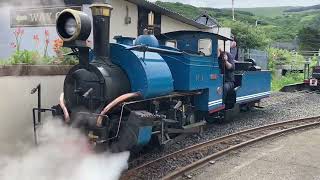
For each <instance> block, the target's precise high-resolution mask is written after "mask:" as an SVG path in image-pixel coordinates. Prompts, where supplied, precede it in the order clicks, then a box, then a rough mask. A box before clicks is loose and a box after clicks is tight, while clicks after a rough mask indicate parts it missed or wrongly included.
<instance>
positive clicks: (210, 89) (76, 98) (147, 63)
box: [34, 4, 271, 152]
mask: <svg viewBox="0 0 320 180" xmlns="http://www.w3.org/2000/svg"><path fill="white" fill-rule="evenodd" d="M91 11H92V22H91V18H90V17H89V16H88V15H87V14H85V13H83V12H80V11H75V10H72V9H66V10H64V11H62V12H61V13H60V14H59V16H58V17H57V24H56V27H57V32H58V34H59V36H60V38H61V39H62V40H63V41H64V45H63V46H64V47H69V48H71V49H72V51H73V55H76V56H77V57H78V58H79V64H78V65H75V66H74V67H72V68H71V69H70V71H69V72H68V74H67V76H66V78H65V81H64V88H63V93H62V94H61V96H60V103H59V105H56V106H53V107H52V108H51V109H49V110H50V111H52V112H53V115H54V116H60V117H61V118H62V119H63V120H64V121H65V122H66V123H67V124H69V125H70V126H74V127H77V128H79V129H81V130H82V131H83V133H84V134H86V135H87V136H88V139H89V140H90V142H92V143H93V144H95V145H96V146H97V147H98V148H101V149H103V150H105V149H110V150H111V151H114V152H118V151H124V150H132V149H136V148H139V147H142V146H144V145H147V144H149V143H150V141H156V142H157V143H158V144H160V145H165V144H166V143H167V142H169V141H170V140H171V139H172V138H174V137H175V136H176V135H178V134H181V133H198V132H201V131H202V128H203V126H204V125H205V124H206V122H210V121H211V120H216V119H226V118H228V114H234V112H238V111H239V109H240V108H243V107H252V106H254V105H255V104H256V103H258V102H259V101H260V100H261V99H262V98H265V97H267V96H269V94H270V80H271V76H270V72H269V71H263V70H261V69H259V68H258V67H257V66H255V64H253V63H252V62H239V63H238V64H237V65H236V78H235V79H236V82H235V84H236V88H235V89H234V91H233V93H231V94H227V95H226V96H224V95H223V94H224V93H226V92H223V88H222V87H223V84H224V77H223V74H222V73H221V70H220V69H219V65H218V57H217V56H218V55H217V50H218V41H219V40H222V41H224V42H225V41H229V40H230V39H229V38H227V37H223V36H220V35H218V34H214V33H210V32H200V31H176V32H169V33H165V34H161V35H159V36H157V37H156V36H154V35H153V34H152V25H153V22H152V18H149V19H150V22H149V29H146V30H145V33H144V34H143V35H141V36H139V37H137V38H131V37H122V36H117V37H114V39H115V40H116V43H110V42H109V40H110V37H109V36H110V26H112V24H110V16H111V12H112V7H111V6H110V5H109V4H93V5H91ZM151 15H152V14H151ZM91 24H92V25H93V41H94V48H93V51H91V50H90V48H89V47H88V46H87V44H86V40H87V39H88V37H89V36H90V33H91V30H92V27H91ZM223 97H226V98H223ZM34 110H39V111H40V112H43V111H45V110H48V109H40V108H36V109H34ZM34 114H35V111H34ZM35 122H36V121H35V120H34V123H35ZM35 124H36V123H35Z"/></svg>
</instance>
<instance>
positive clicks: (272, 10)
mask: <svg viewBox="0 0 320 180" xmlns="http://www.w3.org/2000/svg"><path fill="white" fill-rule="evenodd" d="M292 8H293V7H290V6H283V7H257V8H237V9H236V10H238V11H246V12H250V13H252V14H254V15H256V16H265V17H276V16H282V15H283V13H284V12H286V11H288V10H290V9H292Z"/></svg>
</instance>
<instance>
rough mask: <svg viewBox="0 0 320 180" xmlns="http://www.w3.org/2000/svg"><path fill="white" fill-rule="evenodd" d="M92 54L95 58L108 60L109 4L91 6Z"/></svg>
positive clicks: (110, 8)
mask: <svg viewBox="0 0 320 180" xmlns="http://www.w3.org/2000/svg"><path fill="white" fill-rule="evenodd" d="M90 8H91V11H92V19H93V42H94V54H95V56H96V57H97V58H103V59H105V60H108V58H107V57H109V56H110V43H109V41H110V16H111V10H112V6H111V5H109V4H102V3H101V4H92V5H91V6H90Z"/></svg>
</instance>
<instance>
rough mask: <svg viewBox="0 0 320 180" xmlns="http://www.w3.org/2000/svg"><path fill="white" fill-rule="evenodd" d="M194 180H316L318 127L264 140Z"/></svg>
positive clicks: (319, 177)
mask: <svg viewBox="0 0 320 180" xmlns="http://www.w3.org/2000/svg"><path fill="white" fill-rule="evenodd" d="M191 179H194V180H209V179H210V180H215V179H217V180H230V179H237V180H251V179H252V180H260V179H262V180H269V179H270V180H278V179H280V180H282V179H285V180H287V179H289V180H309V179H314V180H320V128H317V129H310V130H307V131H302V132H297V133H293V134H289V135H286V136H284V137H278V138H275V139H273V140H266V141H264V142H259V143H258V144H254V145H251V146H250V147H246V148H245V149H242V150H240V151H237V152H234V153H231V154H230V155H227V156H225V157H223V158H221V159H219V160H217V161H216V162H215V164H213V165H210V166H205V167H203V168H201V169H199V170H197V171H195V172H193V174H192V178H191Z"/></svg>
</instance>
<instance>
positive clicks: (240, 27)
mask: <svg viewBox="0 0 320 180" xmlns="http://www.w3.org/2000/svg"><path fill="white" fill-rule="evenodd" d="M223 26H224V27H230V28H231V32H232V34H233V35H235V36H236V38H237V40H238V45H239V47H240V48H260V49H263V48H266V47H267V45H268V44H269V42H270V39H269V38H268V37H267V36H266V34H265V32H264V31H263V30H262V29H261V28H260V27H255V26H252V25H250V24H248V23H244V22H240V21H224V23H223Z"/></svg>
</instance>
